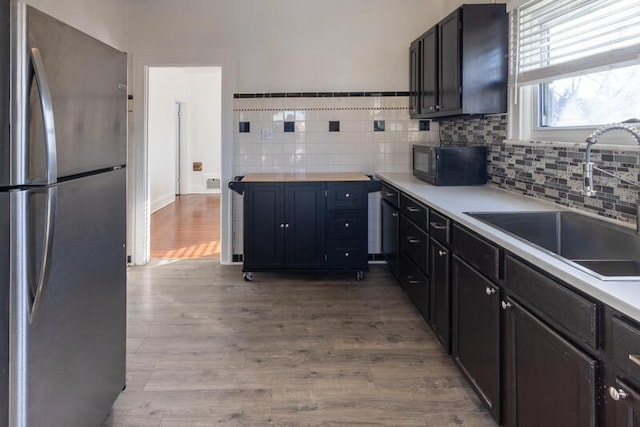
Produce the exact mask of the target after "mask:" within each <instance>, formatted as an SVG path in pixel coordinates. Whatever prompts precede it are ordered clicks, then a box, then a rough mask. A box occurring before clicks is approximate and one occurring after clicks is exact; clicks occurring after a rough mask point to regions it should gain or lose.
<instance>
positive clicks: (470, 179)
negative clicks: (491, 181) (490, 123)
mask: <svg viewBox="0 0 640 427" xmlns="http://www.w3.org/2000/svg"><path fill="white" fill-rule="evenodd" d="M413 175H414V176H415V177H416V178H418V179H421V180H423V181H426V182H428V183H430V184H433V185H482V184H486V183H487V147H485V146H482V145H473V146H448V145H445V146H439V147H430V146H427V145H414V146H413Z"/></svg>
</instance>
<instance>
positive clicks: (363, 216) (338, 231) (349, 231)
mask: <svg viewBox="0 0 640 427" xmlns="http://www.w3.org/2000/svg"><path fill="white" fill-rule="evenodd" d="M367 220H368V218H367V211H363V210H358V211H333V212H330V213H329V214H328V218H327V235H328V236H329V239H366V238H367Z"/></svg>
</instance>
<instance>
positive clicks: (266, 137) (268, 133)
mask: <svg viewBox="0 0 640 427" xmlns="http://www.w3.org/2000/svg"><path fill="white" fill-rule="evenodd" d="M272 139H273V128H262V140H263V141H271V140H272Z"/></svg>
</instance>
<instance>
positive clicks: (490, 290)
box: [484, 286, 496, 295]
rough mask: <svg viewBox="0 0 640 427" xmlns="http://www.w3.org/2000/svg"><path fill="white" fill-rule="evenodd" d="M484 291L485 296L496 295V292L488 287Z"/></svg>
mask: <svg viewBox="0 0 640 427" xmlns="http://www.w3.org/2000/svg"><path fill="white" fill-rule="evenodd" d="M484 291H485V292H486V293H487V295H493V294H495V293H496V290H495V289H494V288H492V287H490V286H487V287H486V288H485V290H484Z"/></svg>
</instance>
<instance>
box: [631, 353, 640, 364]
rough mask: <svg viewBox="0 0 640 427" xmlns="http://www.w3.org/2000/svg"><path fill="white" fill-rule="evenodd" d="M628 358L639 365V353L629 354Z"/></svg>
mask: <svg viewBox="0 0 640 427" xmlns="http://www.w3.org/2000/svg"><path fill="white" fill-rule="evenodd" d="M629 360H631V361H632V362H633V363H635V364H636V365H640V354H630V355H629Z"/></svg>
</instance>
